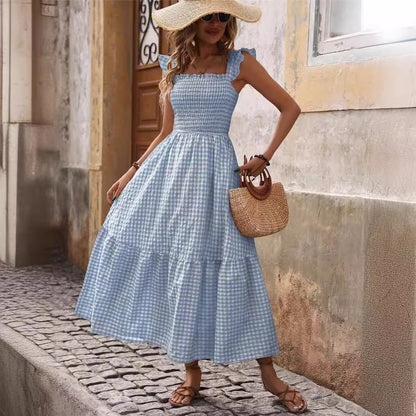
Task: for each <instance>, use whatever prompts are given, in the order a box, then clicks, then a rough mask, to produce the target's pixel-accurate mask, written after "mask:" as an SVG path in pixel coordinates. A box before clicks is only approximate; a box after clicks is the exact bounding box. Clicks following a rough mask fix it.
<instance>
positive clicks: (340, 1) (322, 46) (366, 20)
mask: <svg viewBox="0 0 416 416" xmlns="http://www.w3.org/2000/svg"><path fill="white" fill-rule="evenodd" d="M315 11H316V16H315V18H316V25H315V30H314V33H315V40H314V48H313V49H314V56H318V55H324V54H330V53H334V52H341V51H347V50H350V49H359V48H365V47H369V46H375V45H383V44H389V43H394V42H405V41H414V40H416V0H394V1H393V0H316V3H315Z"/></svg>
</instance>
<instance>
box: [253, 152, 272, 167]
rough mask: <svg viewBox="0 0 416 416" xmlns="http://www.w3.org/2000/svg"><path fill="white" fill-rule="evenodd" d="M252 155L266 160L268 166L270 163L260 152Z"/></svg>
mask: <svg viewBox="0 0 416 416" xmlns="http://www.w3.org/2000/svg"><path fill="white" fill-rule="evenodd" d="M254 157H259V158H260V159H263V160H264V161H265V162H267V164H266V166H269V165H270V162H269V161H268V160H267V159H266V157H265V156H263V155H262V154H260V155H254Z"/></svg>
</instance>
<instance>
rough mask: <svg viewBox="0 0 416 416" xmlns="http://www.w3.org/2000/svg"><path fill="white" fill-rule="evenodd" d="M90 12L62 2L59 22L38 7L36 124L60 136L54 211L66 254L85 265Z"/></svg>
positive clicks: (83, 2) (84, 0)
mask: <svg viewBox="0 0 416 416" xmlns="http://www.w3.org/2000/svg"><path fill="white" fill-rule="evenodd" d="M89 7H90V4H89V0H71V1H68V0H58V6H57V8H58V13H57V17H46V16H42V15H41V13H40V2H39V1H36V3H35V4H34V22H35V24H34V48H35V50H36V53H35V55H34V60H33V66H34V75H35V76H34V80H33V87H34V99H33V103H34V106H33V108H34V120H35V121H36V122H38V123H45V124H46V123H47V124H53V125H54V126H55V129H56V132H57V136H58V137H57V139H58V140H59V152H58V153H57V154H55V158H57V159H58V160H59V163H58V164H57V166H56V168H57V169H56V171H55V175H54V179H55V181H56V182H55V184H54V192H55V193H56V195H55V199H56V201H57V205H55V209H56V210H57V211H58V212H57V215H58V216H59V218H60V219H61V227H62V231H61V232H62V244H63V247H64V251H65V255H66V254H67V255H68V256H69V260H70V261H72V262H74V263H76V264H78V265H81V266H84V265H85V263H86V261H87V257H88V238H86V237H87V235H88V214H89V212H88V192H89V189H88V188H89V187H88V157H89V125H90V124H89V119H90V69H91V67H90V50H89V44H90V23H89V19H90V13H89Z"/></svg>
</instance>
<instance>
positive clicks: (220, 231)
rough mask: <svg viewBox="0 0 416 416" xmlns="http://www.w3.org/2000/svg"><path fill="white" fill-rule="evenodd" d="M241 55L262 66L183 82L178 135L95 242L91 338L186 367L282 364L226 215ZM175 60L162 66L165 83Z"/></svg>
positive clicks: (79, 308)
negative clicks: (157, 353)
mask: <svg viewBox="0 0 416 416" xmlns="http://www.w3.org/2000/svg"><path fill="white" fill-rule="evenodd" d="M242 50H246V51H248V52H249V53H251V54H252V55H253V56H254V57H255V56H256V51H255V49H254V48H252V49H248V48H240V49H238V50H233V51H231V52H230V54H229V56H228V62H227V72H226V73H225V74H214V73H205V74H202V75H200V74H177V75H176V76H175V80H174V86H173V89H172V90H171V95H170V99H171V103H172V107H173V110H174V125H173V130H172V132H171V133H169V134H168V135H167V136H166V138H165V139H164V140H163V141H162V142H161V143H159V144H158V145H157V146H156V147H155V148H154V149H153V151H152V152H151V153H150V154H149V156H148V157H147V158H146V159H145V161H144V162H143V163H142V165H141V167H140V169H139V170H138V171H137V172H136V173H135V175H134V176H133V178H132V179H131V180H130V182H128V184H127V186H126V187H125V188H124V189H123V191H122V192H121V194H120V196H119V198H117V199H116V200H115V201H114V202H113V204H112V205H111V208H110V210H109V212H108V214H107V217H106V219H105V221H104V223H103V225H102V227H101V228H100V230H99V232H98V235H97V237H96V240H95V244H94V247H93V250H92V253H91V257H90V260H89V265H88V268H87V271H86V274H85V278H84V283H83V287H82V290H81V293H80V295H79V298H78V302H77V305H76V309H75V314H76V316H79V317H82V318H86V319H88V320H89V321H90V323H91V331H92V332H93V333H97V334H102V335H108V336H111V337H113V338H116V339H119V340H122V341H130V342H145V343H148V344H150V345H153V346H158V347H161V348H162V349H164V350H165V351H166V353H167V355H168V357H169V358H171V359H172V360H173V361H176V362H181V363H185V362H190V361H193V360H196V359H210V360H212V361H213V362H217V363H222V364H227V363H230V362H235V361H242V360H250V359H255V358H260V357H266V356H271V355H275V354H277V353H278V352H279V346H278V340H277V334H276V329H275V325H274V321H273V316H272V310H271V306H270V301H269V297H268V293H267V291H266V287H265V284H264V281H263V276H262V269H261V267H260V263H259V258H258V255H257V252H256V247H255V243H254V238H251V237H245V236H243V235H242V234H241V233H240V232H239V231H238V229H237V227H236V225H235V223H234V220H233V217H232V214H231V210H230V206H229V195H228V190H229V189H230V188H238V187H239V173H238V172H234V169H236V168H237V167H238V162H237V158H236V154H235V151H234V148H233V144H232V142H231V140H230V137H229V135H228V131H229V127H230V122H231V116H232V114H233V111H234V108H235V106H236V103H237V100H238V96H239V95H238V92H237V91H236V90H235V89H234V87H233V86H232V84H231V81H232V80H234V79H235V78H236V77H237V75H238V73H239V70H240V63H241V61H242V60H243V59H244V55H243V54H242V53H241V51H242ZM168 59H169V56H168V55H159V64H160V66H161V68H162V70H163V72H164V73H165V72H166V65H167V61H168Z"/></svg>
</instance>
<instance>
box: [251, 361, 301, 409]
mask: <svg viewBox="0 0 416 416" xmlns="http://www.w3.org/2000/svg"><path fill="white" fill-rule="evenodd" d="M257 362H258V363H259V365H260V369H261V379H262V382H263V385H264V387H265V389H266V390H267V391H269V392H270V393H272V394H274V395H276V396H277V397H278V398H279V399H280V400H281V402H282V403H283V404H284V405H285V406H286V407H287V409H288V410H289V412H292V413H303V412H304V411H305V410H306V409H307V403H306V400H305V398H304V397H303V396H302V395H301V394H300V393H299V392H298V391H297V390H295V389H294V388H293V387H290V386H289V385H287V384H286V383H285V382H284V381H282V380H280V378H278V377H277V375H276V371H275V370H274V367H273V360H272V357H264V358H258V359H257Z"/></svg>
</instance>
